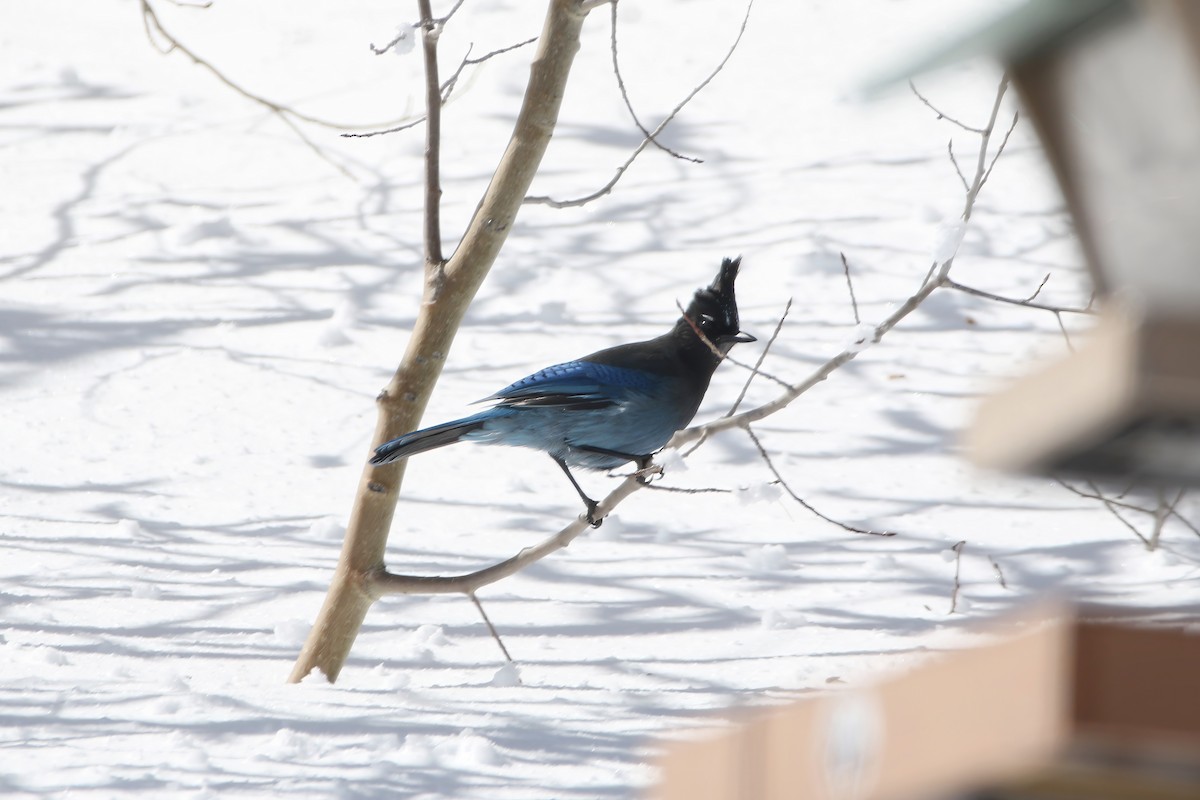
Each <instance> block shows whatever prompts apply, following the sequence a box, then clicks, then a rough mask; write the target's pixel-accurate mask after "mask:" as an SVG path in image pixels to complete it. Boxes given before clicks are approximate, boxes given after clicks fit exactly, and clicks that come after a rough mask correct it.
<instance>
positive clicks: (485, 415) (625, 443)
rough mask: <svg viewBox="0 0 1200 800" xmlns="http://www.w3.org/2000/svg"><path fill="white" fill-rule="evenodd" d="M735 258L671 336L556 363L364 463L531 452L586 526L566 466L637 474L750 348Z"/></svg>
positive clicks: (591, 504) (591, 508)
mask: <svg viewBox="0 0 1200 800" xmlns="http://www.w3.org/2000/svg"><path fill="white" fill-rule="evenodd" d="M740 264H741V258H740V257H739V258H735V259H728V258H727V259H725V260H724V261H723V262H722V263H721V271H720V272H719V273H718V274H717V277H716V279H715V280H713V282H712V285H711V286H709V287H708V288H706V289H700V290H698V291H697V292H696V295H695V297H694V298H693V299H692V302H691V303H690V304H689V305H688V307H687V310H686V311H685V312H684V315H683V316H682V317H680V318H679V321H678V322H676V323H675V325H674V327H672V328H671V330H670V331H668V332H667V333H664V334H663V335H662V336H658V337H656V338H654V339H650V340H648V341H645V342H633V343H632V344H622V345H618V346H616V347H609V348H607V349H605V350H600V351H599V352H596V353H592V354H591V355H588V356H584V357H583V358H579V359H576V360H575V361H568V362H566V363H565V364H555V365H554V366H552V367H546V368H545V369H543V370H541V371H540V372H535V373H534V374H532V375H530V376H528V377H525V378H522V379H521V380H519V381H517V382H516V383H514V384H512V385H511V386H507V387H505V388H504V389H501V390H500V391H498V392H496V393H495V394H493V395H491V396H489V397H485V398H483V399H482V400H480V401H479V402H481V403H483V402H487V401H489V400H494V401H496V405H495V406H493V407H492V408H489V409H488V410H487V411H481V412H479V413H478V414H473V415H471V416H469V417H465V418H463V419H459V420H455V421H453V422H446V423H443V424H441V425H434V426H433V427H430V428H424V429H422V430H418V431H413V432H412V433H406V434H404V435H403V436H401V437H399V438H397V439H392V440H391V441H390V442H387V443H385V444H382V445H380V446H379V447H378V448H376V450H375V456H374V457H373V458H372V459H371V463H372V464H388V463H391V462H393V461H398V460H400V459H402V458H408V457H409V456H412V455H416V454H417V453H423V452H425V451H426V450H433V449H434V448H437V447H442V446H443V445H447V444H453V443H454V442H459V441H469V442H479V443H480V444H502V445H511V446H515V447H530V448H533V449H534V450H543V451H545V452H546V453H549V454H550V457H551V458H553V459H554V461H555V463H557V464H558V466H559V467H561V468H562V470H563V472H564V473H566V476H567V478H568V479H569V480H570V481H571V485H572V486H574V487H575V491H576V492H578V493H579V496H580V498H582V499H583V502H584V505H586V506H587V520H588V522H589V523H590V524H591V525H593V526H599V525H600V522H601V520H598V519H596V518H595V516H594V515H595V511H596V506H597V503H596V501H595V500H593V499H591V498H590V497H588V496H587V495H586V494H585V493H584V491H583V489H582V488H580V486H579V483H578V481H576V480H575V476H574V475H572V474H571V469H570V468H571V467H584V468H586V469H596V470H603V469H612V468H614V467H617V466H620V465H621V464H624V463H625V462H627V461H635V462H637V463H638V465H639V466H640V467H641V468H645V467H646V466H647V465H648V464H649V463H650V457H651V455H652V454H653V453H654V452H656V451H657V450H658V449H659V448H661V447H662V446H663V445H665V444H666V443H667V442H668V441H669V440H670V438H671V437H672V436H673V435H674V434H675V432H676V431H677V430H679V429H680V428H682V427H684V426H685V425H687V424H688V423H689V422H691V419H692V417H693V416H695V414H696V409H698V408H699V407H700V401H701V400H702V399H703V398H704V392H705V391H706V390H707V389H708V382H709V380H710V379H711V378H712V374H713V371H714V370H716V368H717V365H718V364H720V363H721V359H722V358H724V356H725V355H726V354H727V353H728V352H729V350H730V349H731V348H732V347H733V345H734V344H736V343H737V342H753V341H754V340H755V339H754V337H753V336H751V335H749V334H746V333H742V332H741V331H740V330H739V327H738V309H737V301H736V300H735V298H734V293H733V283H734V280H735V279H736V278H737V274H738V266H739V265H740Z"/></svg>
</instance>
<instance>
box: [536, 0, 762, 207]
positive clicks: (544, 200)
mask: <svg viewBox="0 0 1200 800" xmlns="http://www.w3.org/2000/svg"><path fill="white" fill-rule="evenodd" d="M753 7H754V0H750V2H748V3H747V4H746V14H745V16H744V17H742V25H741V27H740V28H738V34H737V37H736V38H735V39H734V40H733V44H732V45H731V46H730V47H729V51H728V52H727V53H725V57H724V58H722V59H721V63H719V64H717V66H716V68H715V69H714V70H713V71H712V72H711V73H709V75H708V77H707V78H705V79H704V80H702V81H701V82H700V83H699V84H697V86H696V87H695V88H694V89H692V91H691V92H689V93H688V95H687V97H685V98H683V99H682V100H680V101H679V104H678V105H676V106H675V108H673V109H672V110H671V113H670V114H668V115H667V116H666V118H665V119H664V120H663V121H662V122H660V123H659V124H658V127H657V128H655V129H654V130H652V131H650V133H649V135H648V136H646V138H645V139H643V140H642V143H641V144H639V145H638V146H637V148H636V149H635V150H634V151H633V153H632V154H630V156H629V158H627V159H625V163H624V164H622V165H621V166H619V167H617V171H616V173H615V174H614V175H613V176H612V179H611V180H610V181H609V182H608V183H606V184H604V185H603V186H601V187H600V188H599V189H597V190H596V191H594V192H592V193H591V194H589V195H585V196H583V197H576V198H574V199H573V200H555V199H554V198H552V197H547V196H540V195H531V196H529V197H526V198H525V202H526V203H536V204H540V205H546V206H550V207H551V208H574V207H576V206H582V205H587V204H588V203H590V202H592V201H593V200H596V199H598V198H601V197H603V196H604V195H606V194H608V193H609V192H611V191H612V190H613V187H614V186H616V185H617V181H619V180H621V176H622V175H624V174H625V171H626V170H628V169H629V167H630V166H631V165H632V164H633V162H634V160H635V159H636V158H637V157H638V156H639V155H641V153H642V151H643V150H645V149H646V148H647V147H648V146H649V145H650V143H651V142H652V141H654V138H655V137H656V136H658V134H660V133H662V132H663V130H664V129H665V128H666V127H667V126H668V125H670V124H671V121H672V120H674V119H675V117H676V116H678V115H679V112H680V111H682V110H683V107H684V106H686V105H687V104H688V103H690V102H691V101H692V98H694V97H695V96H696V95H698V94H700V92H701V91H703V89H704V87H705V86H708V84H710V83H712V80H713V78H715V77H717V75H719V74H721V71H722V70H723V69H725V65H726V64H727V63H729V59H730V58H731V57H732V56H733V54H734V52H735V51H736V50H737V48H738V45H739V44H740V43H741V41H742V36H743V34H745V33H746V24H747V23H748V22H749V21H750V9H751V8H753Z"/></svg>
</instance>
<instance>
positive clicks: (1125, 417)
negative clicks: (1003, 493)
mask: <svg viewBox="0 0 1200 800" xmlns="http://www.w3.org/2000/svg"><path fill="white" fill-rule="evenodd" d="M1089 5H1090V6H1091V8H1090V11H1087V9H1088V6H1089ZM1078 9H1083V10H1084V11H1086V12H1087V13H1081V14H1080V18H1079V19H1077V20H1076V22H1075V24H1074V25H1072V26H1069V27H1067V28H1065V29H1064V30H1060V31H1057V32H1056V33H1055V34H1054V35H1053V36H1052V37H1050V38H1049V39H1048V40H1045V41H1036V37H1033V36H1032V35H1031V38H1030V39H1027V40H1026V45H1027V46H1026V47H1025V48H1024V49H1022V50H1016V49H1012V50H1010V52H1009V53H1008V55H1007V57H1006V60H1007V64H1006V66H1007V67H1008V70H1009V73H1010V75H1011V77H1012V80H1013V85H1014V86H1015V87H1016V88H1017V90H1018V92H1019V93H1020V95H1021V98H1022V101H1023V105H1024V109H1025V111H1026V115H1027V117H1028V118H1031V119H1032V120H1033V122H1034V124H1035V125H1036V127H1037V129H1038V133H1039V135H1040V137H1041V140H1042V144H1043V146H1044V148H1045V152H1046V155H1047V157H1048V158H1049V161H1050V163H1051V165H1052V166H1053V168H1054V171H1055V174H1056V175H1057V177H1058V181H1059V184H1060V185H1061V187H1062V191H1063V195H1064V197H1065V198H1066V201H1067V205H1068V208H1069V210H1070V212H1071V216H1072V219H1073V220H1074V223H1075V228H1076V231H1077V233H1078V235H1079V240H1080V243H1081V244H1082V246H1083V250H1084V252H1085V255H1086V257H1087V261H1088V266H1089V269H1090V270H1091V272H1092V275H1093V278H1094V280H1095V283H1096V288H1097V290H1098V292H1099V293H1100V296H1101V301H1100V304H1101V314H1102V318H1101V321H1100V324H1099V326H1098V328H1097V330H1096V332H1095V333H1094V334H1093V335H1092V337H1091V339H1090V340H1089V341H1087V342H1086V343H1085V344H1083V345H1082V347H1081V348H1080V349H1079V352H1077V353H1075V354H1073V355H1072V356H1070V357H1068V358H1066V359H1064V360H1062V361H1060V362H1058V363H1055V364H1051V365H1049V366H1047V367H1045V368H1044V369H1042V370H1041V371H1039V372H1037V373H1035V374H1034V375H1033V376H1031V377H1030V378H1027V379H1025V380H1022V381H1018V382H1017V383H1016V384H1015V385H1014V386H1013V387H1011V389H1009V390H1007V391H1004V392H1001V393H1000V394H998V395H997V396H995V397H993V398H989V399H988V400H987V401H985V402H984V404H983V405H982V407H981V408H980V411H979V414H978V417H977V419H976V421H975V424H974V425H973V427H972V428H971V430H970V431H969V432H968V435H967V445H968V452H969V453H971V455H972V457H973V458H974V460H976V461H977V462H978V463H980V464H983V465H986V466H991V467H998V468H1003V469H1024V470H1035V471H1057V470H1067V471H1075V472H1086V473H1093V474H1097V475H1102V476H1103V475H1108V474H1113V475H1121V476H1127V477H1141V478H1146V479H1150V480H1158V481H1167V482H1181V483H1194V482H1200V4H1195V3H1189V2H1183V1H1182V0H1170V1H1169V2H1168V1H1167V0H1157V1H1156V2H1141V3H1131V2H1106V3H1094V4H1087V3H1085V4H1082V5H1081V6H1078V7H1077V10H1078Z"/></svg>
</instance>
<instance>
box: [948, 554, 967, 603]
mask: <svg viewBox="0 0 1200 800" xmlns="http://www.w3.org/2000/svg"><path fill="white" fill-rule="evenodd" d="M966 546H967V540H966V539H963V540H962V541H961V542H959V543H958V544H956V545H954V547H952V548H950V549H951V550H953V551H954V591H952V592H951V593H950V610H949V611H948V612H947V613H949V614H953V613H954V612H955V611H957V610H958V590H959V589H961V588H962V583H961V582H959V575H960V574H961V570H962V554H963V548H965V547H966Z"/></svg>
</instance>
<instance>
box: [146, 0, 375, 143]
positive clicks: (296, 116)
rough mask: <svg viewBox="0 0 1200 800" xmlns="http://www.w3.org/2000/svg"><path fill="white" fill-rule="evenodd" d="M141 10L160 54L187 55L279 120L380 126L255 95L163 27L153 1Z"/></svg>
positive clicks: (344, 127) (350, 127) (329, 125)
mask: <svg viewBox="0 0 1200 800" xmlns="http://www.w3.org/2000/svg"><path fill="white" fill-rule="evenodd" d="M180 5H183V4H180ZM195 7H199V8H206V7H207V6H195ZM141 8H142V25H143V27H144V28H145V30H146V36H147V38H149V39H150V41H151V43H152V44H154V46H155V47H156V48H157V49H158V50H159V52H161V53H163V54H164V55H165V54H169V53H172V52H176V51H178V52H180V53H183V54H184V55H185V56H187V57H188V58H189V59H191V61H192V63H194V64H195V65H196V66H198V67H203V68H204V69H206V70H208V72H209V73H210V74H211V75H213V77H215V78H216V79H217V80H219V81H220V82H221V83H223V84H225V85H226V86H228V87H229V88H230V89H232V90H233V91H235V92H237V93H238V94H240V95H241V96H242V97H245V98H246V99H247V100H250V101H253V102H255V103H257V104H258V105H260V106H263V107H264V108H266V109H267V110H268V111H270V112H271V113H273V114H276V115H278V116H280V117H284V118H287V117H291V118H292V120H293V121H295V120H300V121H302V122H307V123H309V124H312V125H319V126H321V127H323V128H334V129H338V130H353V129H358V128H375V127H379V125H378V124H375V125H346V124H344V123H341V122H334V121H332V120H328V119H324V118H323V117H317V116H314V115H312V114H305V113H304V112H302V111H297V110H296V109H294V108H292V107H291V106H285V105H283V104H281V103H276V102H275V101H273V100H268V99H267V98H265V97H263V96H262V95H260V94H255V93H254V92H251V91H250V90H249V89H246V88H245V87H243V86H242V85H241V84H239V83H237V82H236V81H234V80H233V79H232V78H230V77H229V76H227V75H226V74H225V73H224V72H222V71H221V70H219V69H217V67H216V66H215V65H214V64H213V63H212V62H211V61H209V60H208V59H206V58H204V57H203V56H201V55H200V54H198V53H196V52H195V51H194V50H192V49H191V48H189V47H187V46H186V45H184V44H183V43H182V42H180V41H179V39H177V38H176V37H175V35H174V34H172V33H170V32H169V31H168V30H167V29H166V28H165V27H163V24H162V21H161V20H160V19H159V18H158V13H157V12H156V11H155V10H154V7H153V6H152V5H150V0H141ZM156 37H157V39H158V41H156ZM159 41H162V42H165V43H166V45H165V46H164V45H162V44H160V43H159ZM382 124H385V125H386V124H388V123H382Z"/></svg>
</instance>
